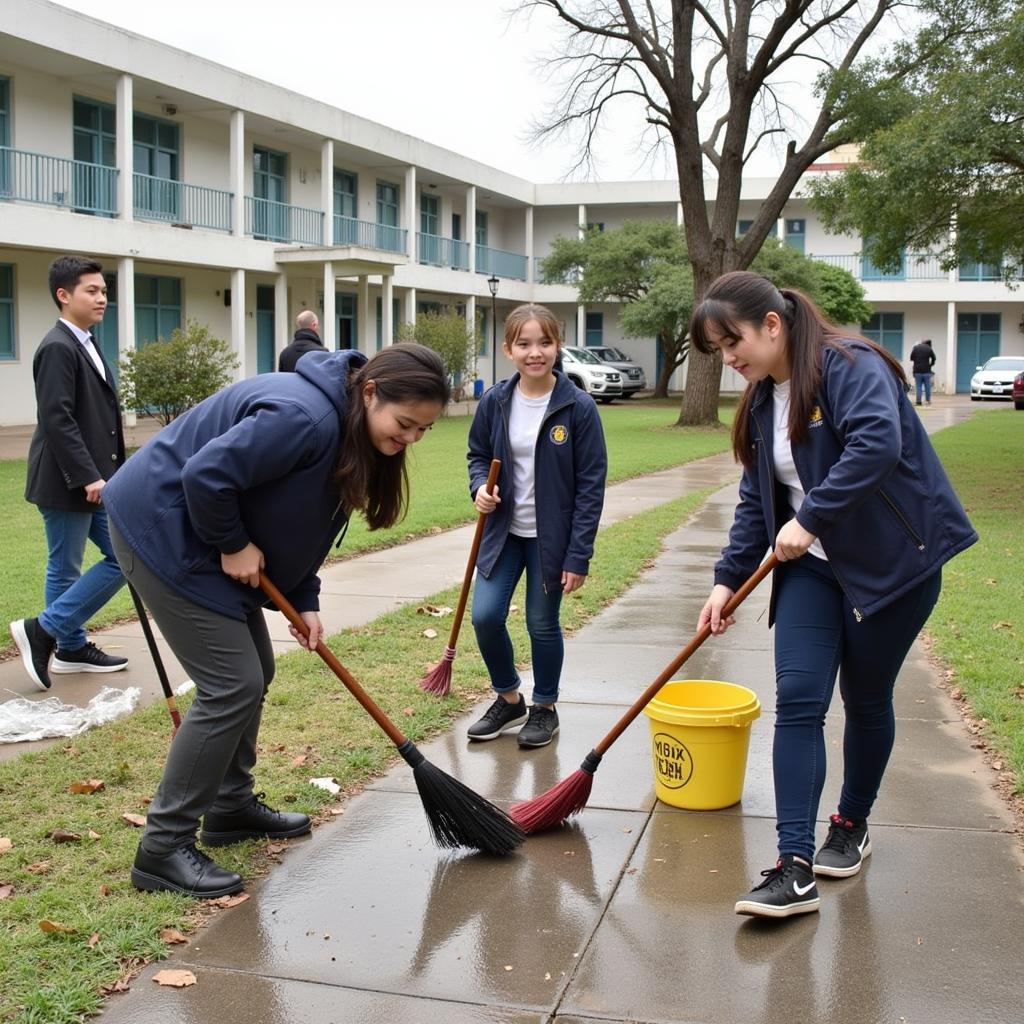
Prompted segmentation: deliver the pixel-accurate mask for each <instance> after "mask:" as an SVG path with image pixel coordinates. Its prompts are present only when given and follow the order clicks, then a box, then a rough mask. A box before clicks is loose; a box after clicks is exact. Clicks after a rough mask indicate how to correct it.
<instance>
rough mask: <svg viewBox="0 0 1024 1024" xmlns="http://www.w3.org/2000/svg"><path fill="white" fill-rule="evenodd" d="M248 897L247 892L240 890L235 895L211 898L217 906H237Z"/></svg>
mask: <svg viewBox="0 0 1024 1024" xmlns="http://www.w3.org/2000/svg"><path fill="white" fill-rule="evenodd" d="M248 898H249V894H248V893H247V892H239V893H235V895H234V896H220V897H219V898H217V899H215V900H210V903H211V904H213V906H215V907H237V906H238V904H239V903H244V902H245V901H246V900H247V899H248Z"/></svg>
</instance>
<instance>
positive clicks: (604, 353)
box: [587, 348, 619, 359]
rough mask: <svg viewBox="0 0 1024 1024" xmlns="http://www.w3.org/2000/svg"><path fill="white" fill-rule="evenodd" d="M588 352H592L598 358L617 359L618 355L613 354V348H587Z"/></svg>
mask: <svg viewBox="0 0 1024 1024" xmlns="http://www.w3.org/2000/svg"><path fill="white" fill-rule="evenodd" d="M587 351H588V352H592V353H593V354H594V355H595V356H597V358H598V359H618V358H619V357H618V356H617V355H616V354H615V349H613V348H588V349H587Z"/></svg>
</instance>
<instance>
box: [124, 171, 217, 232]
mask: <svg viewBox="0 0 1024 1024" xmlns="http://www.w3.org/2000/svg"><path fill="white" fill-rule="evenodd" d="M231 198H232V193H230V192H225V191H224V190H223V189H219V188H207V187H205V186H203V185H187V184H185V182H183V181H172V180H171V179H170V178H154V177H152V176H151V175H149V174H135V175H134V176H133V179H132V204H133V206H134V209H135V216H136V217H138V218H139V220H160V221H166V222H167V223H169V224H187V225H189V226H191V227H197V228H210V229H211V230H213V231H230V230H231Z"/></svg>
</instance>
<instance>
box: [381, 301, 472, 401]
mask: <svg viewBox="0 0 1024 1024" xmlns="http://www.w3.org/2000/svg"><path fill="white" fill-rule="evenodd" d="M398 340H399V341H418V342H419V343H420V344H421V345H426V346H427V348H432V349H433V350H434V351H435V352H436V353H437V354H438V355H439V356H440V357H441V361H442V363H444V368H445V372H446V373H447V374H448V379H449V381H450V382H451V385H452V394H453V395H454V396H455V398H456V400H458V399H461V397H462V394H463V390H464V388H465V387H466V384H467V382H468V381H469V380H472V379H473V378H474V377H475V376H476V359H477V356H478V355H479V354H480V349H481V347H482V345H483V337H482V336H481V334H480V324H479V320H478V321H477V324H476V327H475V328H470V326H469V325H468V324H467V323H466V318H465V316H463V315H462V314H461V313H457V312H455V311H454V310H446V311H442V312H440V313H421V314H420V315H419V316H417V317H416V323H414V324H410V323H404V324H400V325H399V327H398Z"/></svg>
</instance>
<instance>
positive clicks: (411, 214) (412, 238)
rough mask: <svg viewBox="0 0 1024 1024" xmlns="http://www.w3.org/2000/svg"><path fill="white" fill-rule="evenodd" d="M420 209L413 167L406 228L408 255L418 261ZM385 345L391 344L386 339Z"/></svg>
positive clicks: (408, 170) (407, 176) (408, 184)
mask: <svg viewBox="0 0 1024 1024" xmlns="http://www.w3.org/2000/svg"><path fill="white" fill-rule="evenodd" d="M418 209H419V198H418V196H417V194H416V167H415V165H411V166H409V167H407V168H406V169H405V226H406V228H408V231H409V233H408V235H407V236H406V249H405V251H406V253H408V256H409V259H410V260H411V261H413V262H415V261H416V232H417V231H418V230H419V221H418V218H417V216H416V212H417V210H418ZM384 344H385V345H387V344H390V343H389V342H388V341H387V340H386V339H385V342H384Z"/></svg>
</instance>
